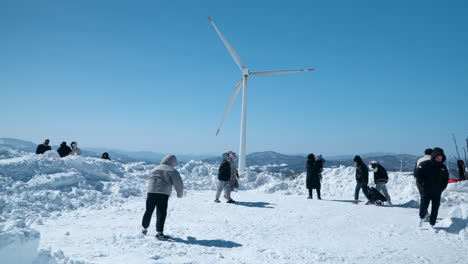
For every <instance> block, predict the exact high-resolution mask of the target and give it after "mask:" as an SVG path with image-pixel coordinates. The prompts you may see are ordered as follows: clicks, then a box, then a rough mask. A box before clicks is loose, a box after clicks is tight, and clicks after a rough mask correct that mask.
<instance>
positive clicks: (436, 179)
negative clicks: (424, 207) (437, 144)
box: [416, 148, 449, 195]
mask: <svg viewBox="0 0 468 264" xmlns="http://www.w3.org/2000/svg"><path fill="white" fill-rule="evenodd" d="M439 155H441V156H442V162H437V161H435V157H436V156H439ZM445 160H446V157H445V154H444V151H443V150H442V149H440V148H435V149H434V151H433V152H432V155H431V159H430V160H428V161H424V162H422V163H420V164H419V166H418V168H417V169H416V180H417V182H418V184H419V185H420V186H421V188H422V190H421V191H422V193H423V194H427V195H440V194H441V193H442V192H443V191H444V190H445V188H447V184H448V179H449V173H448V170H447V167H446V166H445V165H444V164H443V162H444V161H445Z"/></svg>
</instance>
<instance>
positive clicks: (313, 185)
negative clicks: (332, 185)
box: [306, 153, 322, 200]
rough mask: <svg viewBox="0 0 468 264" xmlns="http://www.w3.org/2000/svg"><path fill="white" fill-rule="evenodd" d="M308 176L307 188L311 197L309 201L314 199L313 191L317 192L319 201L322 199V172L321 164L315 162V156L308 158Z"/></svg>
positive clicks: (311, 155)
mask: <svg viewBox="0 0 468 264" xmlns="http://www.w3.org/2000/svg"><path fill="white" fill-rule="evenodd" d="M306 169H307V175H306V187H307V189H308V190H309V197H307V199H312V190H313V189H316V190H317V197H318V199H319V200H321V199H322V197H321V196H320V187H321V186H320V172H321V162H318V161H315V156H314V154H312V153H311V154H309V155H308V156H307V163H306Z"/></svg>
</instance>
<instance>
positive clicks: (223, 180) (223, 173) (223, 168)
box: [215, 152, 235, 203]
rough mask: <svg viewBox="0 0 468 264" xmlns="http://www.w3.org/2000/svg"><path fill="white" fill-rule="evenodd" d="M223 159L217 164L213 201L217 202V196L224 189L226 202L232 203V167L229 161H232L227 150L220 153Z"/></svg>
mask: <svg viewBox="0 0 468 264" xmlns="http://www.w3.org/2000/svg"><path fill="white" fill-rule="evenodd" d="M222 157H223V160H222V161H221V165H219V170H218V189H217V191H216V198H215V203H219V197H220V196H221V192H222V191H223V190H224V193H225V194H226V196H225V197H226V199H227V203H234V202H235V201H234V200H233V199H232V198H231V174H232V171H233V170H232V169H231V167H233V166H231V163H234V162H233V161H232V159H231V158H230V157H229V152H225V153H223V155H222Z"/></svg>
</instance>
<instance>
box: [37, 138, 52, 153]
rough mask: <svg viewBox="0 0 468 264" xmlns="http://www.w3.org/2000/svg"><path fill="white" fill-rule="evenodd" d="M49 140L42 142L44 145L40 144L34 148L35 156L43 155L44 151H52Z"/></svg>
mask: <svg viewBox="0 0 468 264" xmlns="http://www.w3.org/2000/svg"><path fill="white" fill-rule="evenodd" d="M49 142H50V140H48V139H46V140H44V143H42V144H40V145H38V146H37V148H36V154H44V153H45V152H46V151H49V150H52V148H51V147H50V146H49Z"/></svg>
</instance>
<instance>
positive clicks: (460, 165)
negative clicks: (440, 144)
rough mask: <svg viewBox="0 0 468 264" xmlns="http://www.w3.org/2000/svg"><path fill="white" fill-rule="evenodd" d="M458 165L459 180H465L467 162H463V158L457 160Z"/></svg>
mask: <svg viewBox="0 0 468 264" xmlns="http://www.w3.org/2000/svg"><path fill="white" fill-rule="evenodd" d="M457 165H458V180H459V181H464V180H466V176H465V162H463V160H457Z"/></svg>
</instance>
